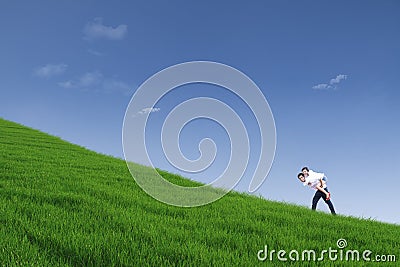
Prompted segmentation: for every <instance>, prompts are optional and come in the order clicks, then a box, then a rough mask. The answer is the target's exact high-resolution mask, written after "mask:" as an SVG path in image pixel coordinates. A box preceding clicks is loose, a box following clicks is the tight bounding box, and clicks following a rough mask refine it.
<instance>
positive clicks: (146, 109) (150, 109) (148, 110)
mask: <svg viewBox="0 0 400 267" xmlns="http://www.w3.org/2000/svg"><path fill="white" fill-rule="evenodd" d="M158 111H160V108H144V109H142V110H141V111H139V112H138V113H139V114H147V113H152V112H158Z"/></svg>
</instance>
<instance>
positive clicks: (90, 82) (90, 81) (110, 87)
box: [58, 71, 133, 95]
mask: <svg viewBox="0 0 400 267" xmlns="http://www.w3.org/2000/svg"><path fill="white" fill-rule="evenodd" d="M58 85H59V86H60V87H63V88H67V89H70V88H80V89H85V90H87V89H93V90H95V91H102V92H104V93H114V92H118V93H122V94H124V95H130V94H131V93H132V90H133V86H130V85H129V84H127V83H125V82H123V81H121V80H117V79H115V78H107V77H105V76H104V75H103V74H102V73H101V72H99V71H92V72H87V73H85V74H83V75H81V76H80V77H78V78H77V79H72V80H68V81H63V82H59V83H58Z"/></svg>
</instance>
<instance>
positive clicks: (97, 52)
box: [88, 49, 104, 57]
mask: <svg viewBox="0 0 400 267" xmlns="http://www.w3.org/2000/svg"><path fill="white" fill-rule="evenodd" d="M88 53H89V54H92V55H93V56H97V57H101V56H103V55H104V54H103V53H101V52H99V51H96V50H93V49H88Z"/></svg>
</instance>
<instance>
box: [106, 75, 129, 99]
mask: <svg viewBox="0 0 400 267" xmlns="http://www.w3.org/2000/svg"><path fill="white" fill-rule="evenodd" d="M102 86H103V89H104V90H105V92H108V93H111V92H120V93H122V94H124V95H130V94H131V93H132V86H130V85H128V84H127V83H125V82H123V81H119V80H115V79H106V80H104V81H103V84H102Z"/></svg>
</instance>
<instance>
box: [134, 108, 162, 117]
mask: <svg viewBox="0 0 400 267" xmlns="http://www.w3.org/2000/svg"><path fill="white" fill-rule="evenodd" d="M160 110H161V109H160V108H154V107H151V108H150V107H149V108H143V109H142V110H139V111H138V112H137V113H136V114H134V115H133V117H137V116H141V115H146V114H149V113H153V112H159V111H160Z"/></svg>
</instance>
